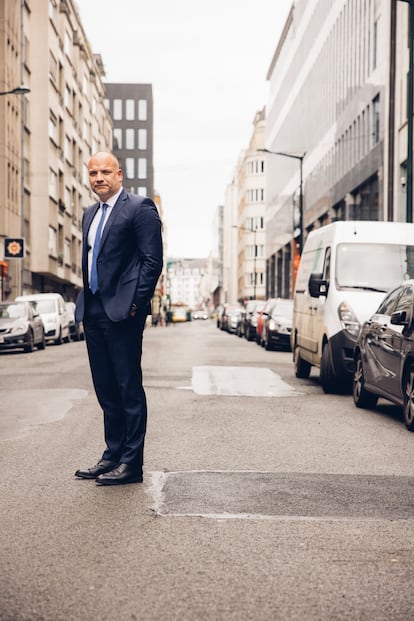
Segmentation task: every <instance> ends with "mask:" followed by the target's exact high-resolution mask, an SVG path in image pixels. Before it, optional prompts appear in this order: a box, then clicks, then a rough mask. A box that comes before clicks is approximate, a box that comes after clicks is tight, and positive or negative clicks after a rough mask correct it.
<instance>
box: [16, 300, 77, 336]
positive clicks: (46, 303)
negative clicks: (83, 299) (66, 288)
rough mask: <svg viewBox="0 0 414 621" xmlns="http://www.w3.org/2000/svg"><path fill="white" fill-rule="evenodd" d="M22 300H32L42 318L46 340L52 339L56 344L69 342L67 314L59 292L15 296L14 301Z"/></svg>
mask: <svg viewBox="0 0 414 621" xmlns="http://www.w3.org/2000/svg"><path fill="white" fill-rule="evenodd" d="M24 300H27V301H28V302H32V304H33V305H34V307H35V309H36V310H37V312H38V313H39V315H40V317H41V318H42V321H43V325H44V328H45V337H46V342H48V341H49V342H50V341H54V342H55V343H56V345H61V344H62V343H63V342H65V343H68V342H69V315H68V313H67V312H66V307H65V301H64V299H63V297H62V296H61V295H60V293H31V294H28V295H20V296H18V297H17V298H16V302H19V301H24Z"/></svg>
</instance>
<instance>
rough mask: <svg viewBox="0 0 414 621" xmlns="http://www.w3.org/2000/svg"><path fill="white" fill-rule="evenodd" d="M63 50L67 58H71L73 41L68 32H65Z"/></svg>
mask: <svg viewBox="0 0 414 621" xmlns="http://www.w3.org/2000/svg"><path fill="white" fill-rule="evenodd" d="M63 49H64V51H65V54H66V56H70V55H71V53H72V39H71V36H70V34H69V32H68V31H67V30H65V35H64V39H63Z"/></svg>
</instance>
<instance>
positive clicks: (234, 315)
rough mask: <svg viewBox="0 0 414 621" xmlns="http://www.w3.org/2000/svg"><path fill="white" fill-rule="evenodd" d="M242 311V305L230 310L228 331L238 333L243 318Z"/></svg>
mask: <svg viewBox="0 0 414 621" xmlns="http://www.w3.org/2000/svg"><path fill="white" fill-rule="evenodd" d="M241 312H242V307H241V306H235V307H234V308H232V309H231V311H229V314H228V319H227V332H230V333H231V334H236V331H237V327H238V325H239V324H240V320H241Z"/></svg>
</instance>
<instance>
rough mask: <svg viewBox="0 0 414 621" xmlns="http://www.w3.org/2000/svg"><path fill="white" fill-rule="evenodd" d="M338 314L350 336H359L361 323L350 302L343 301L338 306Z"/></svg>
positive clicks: (343, 327)
mask: <svg viewBox="0 0 414 621" xmlns="http://www.w3.org/2000/svg"><path fill="white" fill-rule="evenodd" d="M338 315H339V321H340V322H341V326H342V329H343V330H345V332H348V334H349V335H350V336H352V337H354V338H358V335H359V331H360V329H361V324H360V323H359V321H358V319H357V316H356V315H355V313H354V311H353V310H352V308H351V307H350V306H349V304H347V303H346V302H342V304H340V305H339V307H338Z"/></svg>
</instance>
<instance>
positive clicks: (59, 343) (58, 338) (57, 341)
mask: <svg viewBox="0 0 414 621" xmlns="http://www.w3.org/2000/svg"><path fill="white" fill-rule="evenodd" d="M62 343H63V340H62V328H60V330H59V336H58V337H57V339H55V344H56V345H62Z"/></svg>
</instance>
